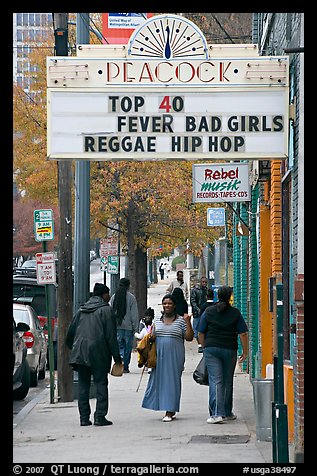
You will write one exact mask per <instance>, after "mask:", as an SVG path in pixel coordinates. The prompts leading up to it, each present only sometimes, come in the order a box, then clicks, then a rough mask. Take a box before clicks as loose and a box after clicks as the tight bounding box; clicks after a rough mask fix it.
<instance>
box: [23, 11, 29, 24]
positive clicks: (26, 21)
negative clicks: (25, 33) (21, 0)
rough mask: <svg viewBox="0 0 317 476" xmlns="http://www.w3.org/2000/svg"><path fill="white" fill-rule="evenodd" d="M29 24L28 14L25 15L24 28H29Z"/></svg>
mask: <svg viewBox="0 0 317 476" xmlns="http://www.w3.org/2000/svg"><path fill="white" fill-rule="evenodd" d="M28 24H29V15H28V13H23V26H28Z"/></svg>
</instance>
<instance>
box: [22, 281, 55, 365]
mask: <svg viewBox="0 0 317 476" xmlns="http://www.w3.org/2000/svg"><path fill="white" fill-rule="evenodd" d="M45 287H46V285H45V284H38V282H37V280H36V278H30V277H27V276H17V275H16V276H13V301H14V302H17V303H21V304H28V305H29V306H32V307H33V308H34V310H35V312H36V314H37V316H38V318H39V320H40V323H41V326H42V327H43V330H44V334H45V337H46V341H47V343H48V311H47V307H46V296H45ZM47 288H48V289H47V291H48V293H49V304H50V315H51V320H52V340H53V347H54V353H55V362H54V368H55V370H56V369H57V359H56V352H55V350H56V347H57V341H56V339H57V330H56V329H55V327H56V326H57V299H58V293H57V290H58V285H57V284H52V285H49V286H47ZM47 365H49V352H48V351H47Z"/></svg>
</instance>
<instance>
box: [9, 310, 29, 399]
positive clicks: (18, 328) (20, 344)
mask: <svg viewBox="0 0 317 476" xmlns="http://www.w3.org/2000/svg"><path fill="white" fill-rule="evenodd" d="M29 330H30V327H29V326H28V324H25V322H18V323H16V321H15V320H14V318H13V360H12V379H13V399H14V400H23V398H25V397H26V396H27V394H28V393H29V388H30V367H29V364H28V361H27V347H26V345H25V342H24V340H23V338H22V336H23V334H24V332H27V331H29Z"/></svg>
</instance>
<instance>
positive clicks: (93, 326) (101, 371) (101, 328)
mask: <svg viewBox="0 0 317 476" xmlns="http://www.w3.org/2000/svg"><path fill="white" fill-rule="evenodd" d="M109 299H110V295H109V288H108V287H107V286H105V285H104V284H102V283H96V284H95V286H94V290H93V295H92V296H91V297H90V299H89V300H88V301H87V302H86V303H85V304H83V305H82V306H81V307H80V308H79V310H78V311H77V312H76V314H75V315H74V317H73V319H72V322H71V323H70V326H69V328H68V332H67V335H66V342H65V343H66V345H67V347H68V348H69V349H71V352H70V360H69V363H70V365H71V366H72V368H73V370H75V371H77V372H78V410H79V415H80V425H81V426H88V425H91V424H92V422H91V421H90V413H91V408H90V403H89V391H90V383H91V376H92V375H93V379H94V384H95V387H96V409H95V412H94V424H95V425H96V426H107V425H112V422H111V421H109V420H107V419H106V418H105V417H106V415H107V413H108V407H109V402H108V400H109V399H108V373H109V371H110V367H111V362H112V358H113V359H114V361H115V363H116V364H120V365H121V364H122V360H121V357H120V353H119V347H118V342H117V329H116V323H115V319H114V315H113V311H112V309H111V307H110V306H109V304H108V302H109Z"/></svg>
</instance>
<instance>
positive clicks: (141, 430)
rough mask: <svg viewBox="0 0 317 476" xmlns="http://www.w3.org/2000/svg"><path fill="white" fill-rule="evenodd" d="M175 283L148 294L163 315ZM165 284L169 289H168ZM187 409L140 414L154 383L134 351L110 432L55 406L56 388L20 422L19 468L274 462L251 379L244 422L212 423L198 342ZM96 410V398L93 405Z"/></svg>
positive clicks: (237, 382) (245, 390) (242, 378)
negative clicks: (167, 416)
mask: <svg viewBox="0 0 317 476" xmlns="http://www.w3.org/2000/svg"><path fill="white" fill-rule="evenodd" d="M170 279H172V276H171V275H170V276H169V279H168V280H164V281H162V282H160V281H159V284H157V285H151V287H150V288H149V289H148V305H149V306H151V307H153V308H154V310H155V313H157V312H160V310H161V301H162V297H163V295H164V294H165V290H166V287H167V285H168V283H169V281H170ZM161 283H162V284H161ZM185 345H186V363H185V370H184V373H183V377H182V398H181V411H180V412H179V414H177V418H176V419H175V420H174V421H172V422H170V423H163V422H162V416H163V414H164V412H154V411H151V410H146V409H143V408H141V403H142V398H143V395H144V391H145V388H146V383H147V380H148V378H149V375H148V374H147V373H144V375H143V378H142V381H141V385H140V388H139V391H138V392H137V391H136V389H137V387H138V384H139V381H140V376H141V369H139V368H138V367H137V354H136V352H133V354H132V359H131V366H130V370H131V372H130V373H129V374H124V375H123V376H122V377H120V378H117V377H112V376H109V402H110V404H109V412H108V418H109V419H110V420H111V421H113V425H112V426H109V427H96V426H94V425H92V426H90V427H80V426H79V414H78V408H77V400H74V401H73V402H67V403H56V404H50V403H49V401H50V395H49V388H47V389H45V390H44V391H43V393H42V394H41V395H40V397H39V398H38V400H37V401H36V402H34V403H33V404H32V405H31V404H28V405H27V407H28V408H26V407H25V409H24V410H23V411H22V412H21V415H20V414H19V415H17V416H16V418H15V419H14V421H13V424H14V431H13V462H14V463H74V462H75V463H112V462H113V463H149V462H150V463H195V462H196V463H270V462H272V456H271V453H272V452H271V446H272V445H271V443H269V442H258V441H256V438H255V420H254V406H253V395H252V385H251V383H250V380H249V375H248V374H245V373H242V372H240V371H237V373H236V374H235V377H234V412H235V413H236V414H237V417H238V418H237V420H235V421H230V422H226V423H223V424H218V425H208V424H207V423H206V419H207V418H208V416H209V415H208V387H205V386H200V385H198V384H197V383H196V382H195V381H194V380H193V378H192V373H193V370H194V368H195V367H196V365H197V363H198V361H199V359H200V357H201V354H198V352H197V343H196V342H195V341H192V342H186V343H185ZM91 408H92V412H93V411H94V408H95V399H91Z"/></svg>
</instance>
